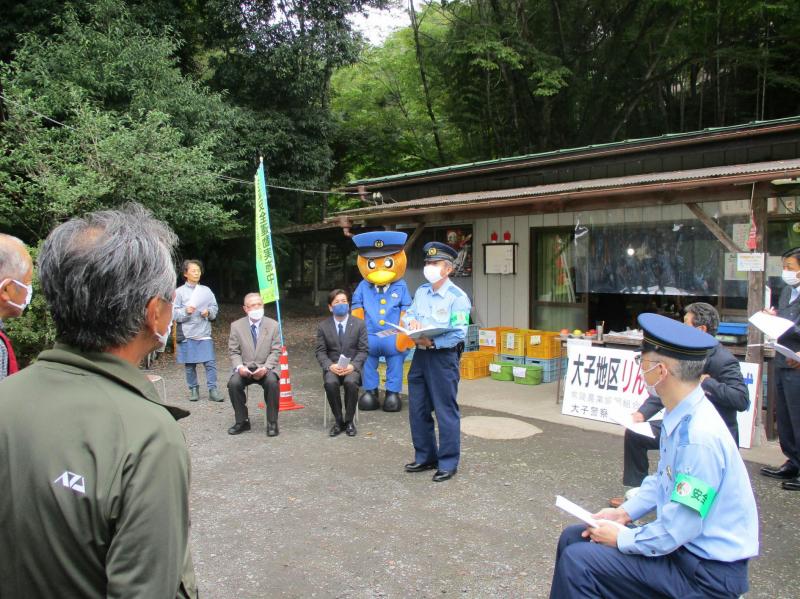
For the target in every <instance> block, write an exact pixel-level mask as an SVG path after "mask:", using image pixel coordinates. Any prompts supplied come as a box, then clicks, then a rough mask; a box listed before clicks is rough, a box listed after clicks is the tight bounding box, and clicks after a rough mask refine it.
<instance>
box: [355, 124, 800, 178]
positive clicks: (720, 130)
mask: <svg viewBox="0 0 800 599" xmlns="http://www.w3.org/2000/svg"><path fill="white" fill-rule="evenodd" d="M791 124H800V115H798V116H792V117H786V118H782V119H773V120H767V121H752V122H750V123H745V124H741V125H730V126H727V127H710V128H708V129H701V130H698V131H688V132H685V133H667V134H665V135H658V136H655V137H642V138H638V139H626V140H624V141H615V142H609V143H602V144H592V145H588V146H582V147H578V148H566V149H562V150H551V151H548V152H539V153H535V154H525V155H522V156H511V157H507V158H497V159H494V160H482V161H478V162H469V163H465V164H454V165H450V166H442V167H438V168H432V169H426V170H421V171H412V172H408V173H398V174H395V175H386V176H384V177H374V178H371V179H358V180H356V181H351V182H350V183H348V184H347V186H346V187H345V189H355V188H356V187H358V186H359V185H374V184H378V183H388V182H393V181H402V180H404V179H414V178H419V177H427V176H430V175H444V174H448V173H456V172H458V171H462V170H464V171H466V170H469V169H474V168H481V167H490V166H500V165H506V164H508V165H512V164H513V163H516V162H526V161H530V160H539V159H544V158H556V157H565V158H566V157H570V156H575V155H579V154H582V153H587V152H592V151H597V150H606V149H614V148H619V149H623V148H627V147H635V146H639V145H645V144H652V143H658V142H669V141H674V140H680V139H691V138H693V137H701V138H702V137H710V136H715V135H719V134H724V133H729V132H736V131H746V130H748V129H755V130H757V129H769V128H772V127H777V126H781V125H791Z"/></svg>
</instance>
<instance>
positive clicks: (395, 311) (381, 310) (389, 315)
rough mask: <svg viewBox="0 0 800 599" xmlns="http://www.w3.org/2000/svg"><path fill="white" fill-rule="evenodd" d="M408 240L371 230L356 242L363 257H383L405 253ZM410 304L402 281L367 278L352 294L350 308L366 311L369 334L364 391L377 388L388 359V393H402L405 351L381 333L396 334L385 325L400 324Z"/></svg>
mask: <svg viewBox="0 0 800 599" xmlns="http://www.w3.org/2000/svg"><path fill="white" fill-rule="evenodd" d="M407 237H408V236H407V235H406V234H405V233H402V232H400V231H372V232H369V233H360V234H358V235H356V236H354V237H353V242H354V243H355V244H356V249H357V251H358V254H359V255H360V256H363V257H365V258H380V257H383V256H390V255H392V254H395V253H397V252H400V251H402V249H403V245H404V244H405V241H406V239H407ZM376 242H378V243H376ZM400 276H402V274H401V275H400ZM409 305H411V294H410V293H409V291H408V286H407V285H406V282H405V281H404V280H403V279H400V280H397V281H393V282H391V283H389V284H387V285H374V284H373V283H370V282H369V281H367V280H366V279H364V280H362V281H361V282H360V283H359V284H358V287H356V290H355V292H353V299H352V302H351V306H352V308H353V309H356V308H363V309H364V321H365V323H366V325H367V334H368V335H369V354H368V356H367V361H366V362H365V363H364V369H363V372H362V376H363V379H362V381H361V386H362V387H364V389H369V390H375V389H377V388H378V385H379V382H380V381H379V378H378V361H379V358H380V357H381V356H383V358H384V360H386V391H387V392H394V393H399V392H400V391H401V390H402V388H403V361H404V360H405V356H406V352H401V351H399V350H398V349H397V346H396V344H395V339H396V337H395V336H393V335H389V336H386V337H380V336H378V333H380V332H381V331H385V330H387V329H388V330H389V331H394V329H392V327H390V326H389V325H388V324H386V323H387V322H391V323H392V324H399V323H400V313H401V312H405V310H406V308H408V306H409Z"/></svg>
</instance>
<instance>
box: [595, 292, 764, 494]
mask: <svg viewBox="0 0 800 599" xmlns="http://www.w3.org/2000/svg"><path fill="white" fill-rule="evenodd" d="M685 311H686V314H685V315H684V317H683V322H685V323H686V324H688V325H689V326H690V327H694V328H696V329H698V330H700V331H703V332H705V333H708V334H709V335H712V336H713V335H716V334H717V329H718V328H719V313H718V312H717V310H716V308H714V306H712V305H711V304H706V303H704V302H696V303H694V304H689V305H688V306H686V308H685ZM700 386H701V387H702V388H703V391H705V393H706V397H707V398H708V400H709V401H710V402H711V403H712V404H714V407H715V408H717V411H718V412H719V415H720V416H722V420H723V422H725V426H727V427H728V430H729V431H730V433H731V435H732V436H733V440H734V442H735V443H736V445H737V446H738V445H739V423H738V420H737V416H736V414H737V412H744V411H746V410H747V409H748V408H749V407H750V398H749V397H748V395H747V385H745V384H744V378H743V377H742V369H741V368H740V367H739V360H737V359H736V357H735V356H734V355H733V354H732V353H731V352H729V351H728V350H727V349H726V348H725V347H723V346H722V345H721V344H717V345H716V346H714V347H713V348H712V349H711V351H709V352H708V356H707V357H706V365H705V367H704V368H703V374H702V375H701V376H700ZM663 407H664V404H663V403H662V402H661V400H660V399H659V398H658V397H657V396H655V395H650V396H649V397H648V398H647V399H646V400H645V401H644V403H643V404H642V405H641V406H640V407H639V409H638V410H636V411H635V412H634V413H633V420H634V422H644V421H645V420H648V419H649V418H652V417H653V416H655V415H656V414H657V413H658V412H660V411H661V409H662V408H663ZM650 427H651V428H652V429H653V435H654V436H653V437H647V436H645V435H640V434H639V433H635V432H633V431H632V430H628V429H626V430H625V453H624V460H623V464H624V466H623V470H622V484H623V485H625V486H628V487H633V488H632V489H631V490H630V491H628V494H627V495H628V496H632V495H634V494H635V491H637V490H638V487H639V486H640V485H641V484H642V481H643V480H644V477H645V476H647V470H648V466H649V465H650V464H649V462H648V461H647V451H648V450H649V449H658V441H659V439H660V438H661V420H654V421H651V422H650ZM623 501H624V499H623V498H622V497H614V498H612V499H611V500H610V501H609V503H610V504H611V507H619V506H620V505H621V504H622V502H623Z"/></svg>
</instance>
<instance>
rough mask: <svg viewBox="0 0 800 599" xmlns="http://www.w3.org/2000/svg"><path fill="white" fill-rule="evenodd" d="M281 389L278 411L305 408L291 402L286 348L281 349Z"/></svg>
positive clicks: (290, 382)
mask: <svg viewBox="0 0 800 599" xmlns="http://www.w3.org/2000/svg"><path fill="white" fill-rule="evenodd" d="M280 365H281V372H280V377H281V387H280V393H281V394H280V398H281V399H280V403H278V410H281V411H283V410H299V409H301V408H304V407H305V406H301V405H300V404H297V403H294V401H293V400H292V379H291V377H290V376H289V354H288V353H286V346H285V345H284V346H283V347H282V348H281V359H280Z"/></svg>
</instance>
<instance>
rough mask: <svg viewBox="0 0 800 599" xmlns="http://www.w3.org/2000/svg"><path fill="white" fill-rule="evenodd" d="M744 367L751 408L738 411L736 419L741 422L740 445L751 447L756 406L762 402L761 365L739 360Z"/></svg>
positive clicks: (740, 365) (743, 374)
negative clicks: (759, 399) (760, 399)
mask: <svg viewBox="0 0 800 599" xmlns="http://www.w3.org/2000/svg"><path fill="white" fill-rule="evenodd" d="M739 367H740V368H741V369H742V376H743V377H744V384H745V385H747V396H748V397H749V398H750V409H748V410H747V411H746V412H738V413H737V414H736V420H737V421H738V422H739V447H747V448H749V447H750V446H751V445H752V444H753V429H754V427H755V420H756V408H757V407H758V406H759V405H760V403H761V402H759V401H758V398H759V397H761V367H760V365H759V364H752V363H750V362H739Z"/></svg>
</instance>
